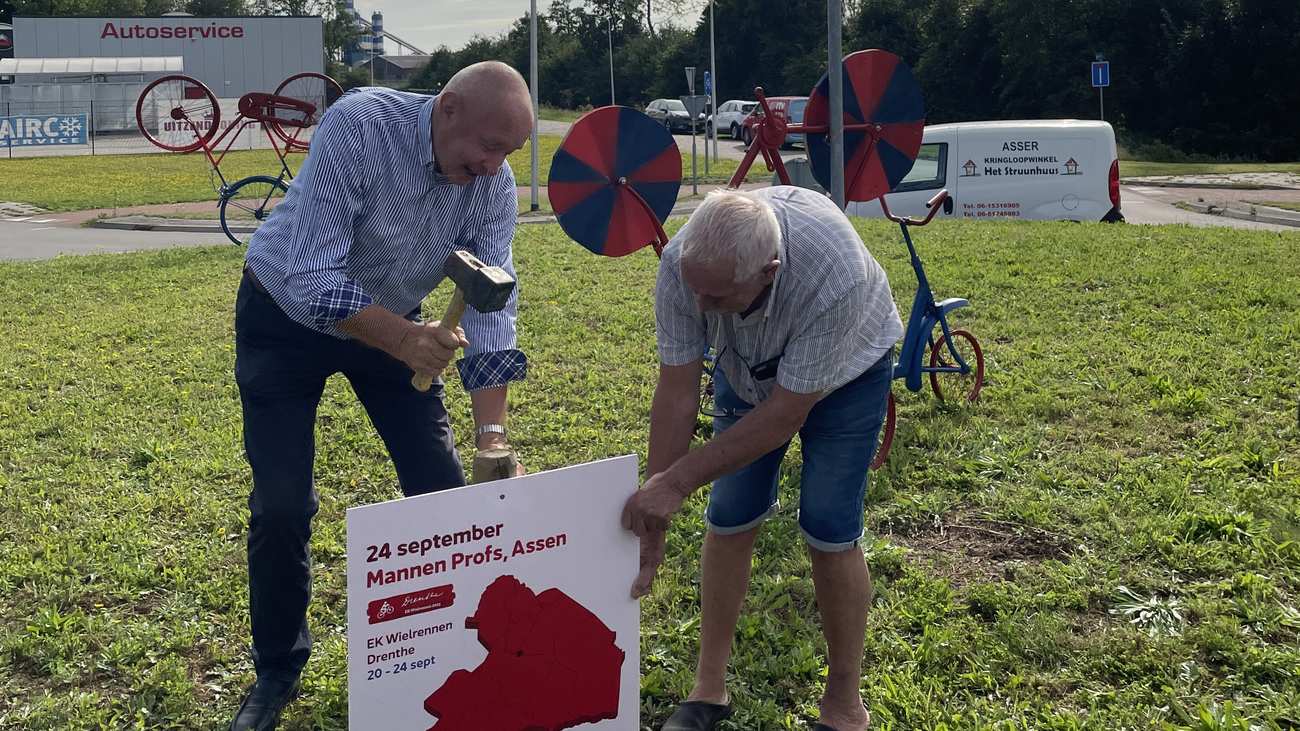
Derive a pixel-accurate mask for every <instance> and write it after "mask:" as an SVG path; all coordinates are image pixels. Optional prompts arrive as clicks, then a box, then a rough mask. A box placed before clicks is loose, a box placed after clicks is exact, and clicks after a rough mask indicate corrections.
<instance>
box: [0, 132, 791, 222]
mask: <svg viewBox="0 0 1300 731" xmlns="http://www.w3.org/2000/svg"><path fill="white" fill-rule="evenodd" d="M560 140H561V138H560V137H558V136H555V135H542V136H541V137H539V138H538V157H539V159H540V161H541V168H542V169H541V171H540V173H541V174H540V178H539V179H540V184H541V185H546V181H547V176H548V175H549V173H550V169H551V158H552V157H553V156H554V155H555V150H556V148H557V147H559V145H560ZM531 144H532V143H531V142H529V143H526V144H525V145H524V147H523V149H521V150H519V151H517V152H515V153H513V154H511V155H510V158H509V162H510V167H511V169H512V170H514V173H515V180H516V181H517V183H518V184H519V185H520V186H527V185H528V184H529V181H530V180H531V176H532V169H533V168H532V151H531ZM303 159H304V158H303V156H302V155H293V156H291V157H290V158H289V161H290V163H291V167H292V168H293V169H294V170H295V171H296V170H297V168H298V166H299V165H301V164H302V160H303ZM736 167H737V162H736V161H735V160H721V161H719V162H718V163H716V165H715V166H714V167H713V169H712V170H711V172H712V176H711V177H710V178H709V180H710V181H714V182H724V181H726V180H727V179H729V178H730V177H731V176H732V175H733V174H734V173H735V172H736ZM762 168H763V166H762V165H761V164H760V165H756V166H754V169H753V170H752V171H751V173H750V175H749V177H748V179H749V180H751V181H758V180H768V179H770V177H771V174H770V173H767V172H766V171H765V170H764V169H762ZM221 169H222V173H223V174H225V176H226V178H227V180H229V181H231V182H234V181H236V180H238V179H240V178H243V177H246V176H249V175H258V174H262V175H266V174H275V172H276V171H277V170H279V161H278V160H277V159H276V157H275V153H274V152H272V151H271V150H240V151H235V152H231V153H230V155H228V156H227V158H226V160H225V162H223V163H222V168H221ZM682 171H683V175H684V176H689V175H690V171H691V161H690V155H689V154H688V155H685V156H684V157H683V158H682ZM219 184H220V181H217V180H216V178H215V176H214V175H212V171H211V166H210V165H209V164H208V161H207V158H205V157H204V156H203V155H202V153H197V154H186V155H182V154H176V153H169V154H168V153H160V154H156V155H100V156H97V157H85V156H82V157H37V158H24V159H17V160H0V201H14V202H18V203H30V204H32V205H37V206H40V207H41V208H44V209H46V210H51V211H80V210H87V209H91V208H115V207H124V206H138V205H149V204H155V203H187V202H191V201H207V200H211V201H215V200H216V199H217V194H216V192H215V190H216V188H215V185H219Z"/></svg>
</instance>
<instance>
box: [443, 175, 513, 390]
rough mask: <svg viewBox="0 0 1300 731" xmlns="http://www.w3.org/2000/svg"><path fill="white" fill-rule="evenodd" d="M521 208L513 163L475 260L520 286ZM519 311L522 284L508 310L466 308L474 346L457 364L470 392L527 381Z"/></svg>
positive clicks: (498, 188) (491, 203) (499, 183)
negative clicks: (514, 248)
mask: <svg viewBox="0 0 1300 731" xmlns="http://www.w3.org/2000/svg"><path fill="white" fill-rule="evenodd" d="M518 205H519V198H518V194H517V193H516V191H515V175H514V172H513V171H512V170H511V169H510V165H509V164H508V163H507V164H504V165H503V166H502V169H501V172H500V173H499V174H497V176H496V180H495V182H494V184H493V186H492V189H491V190H490V191H489V192H488V200H487V203H486V211H487V213H486V215H485V216H484V219H483V223H482V225H481V226H479V229H478V231H477V232H476V234H475V236H474V255H475V256H477V257H478V258H479V259H480V260H481V261H482V262H483V263H484V264H487V265H488V266H498V267H501V268H502V269H504V270H505V271H506V273H507V274H509V275H510V276H511V278H513V279H515V280H516V282H517V281H518V277H517V276H516V275H515V263H514V254H513V251H512V248H511V246H512V243H513V241H514V238H515V218H516V216H517V215H518ZM518 309H519V286H518V284H516V285H515V289H514V291H513V292H511V293H510V300H509V301H508V302H507V303H506V306H505V307H503V308H502V309H500V310H497V311H496V312H479V311H478V310H475V309H474V308H473V307H467V308H466V309H465V316H464V318H463V319H462V320H461V324H462V326H463V327H464V328H465V338H466V339H467V340H469V347H468V348H466V349H465V357H464V358H462V359H460V360H459V361H457V363H456V368H457V370H459V371H460V379H461V383H462V384H464V386H465V388H466V390H469V391H477V390H480V389H484V388H495V387H497V386H504V385H505V384H507V383H510V382H511V381H521V380H523V379H524V378H525V377H526V376H527V374H528V358H527V356H525V355H524V353H523V351H521V350H519V349H518V347H517V342H518V333H517V331H516V325H517V320H518Z"/></svg>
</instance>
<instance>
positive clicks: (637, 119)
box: [547, 107, 682, 256]
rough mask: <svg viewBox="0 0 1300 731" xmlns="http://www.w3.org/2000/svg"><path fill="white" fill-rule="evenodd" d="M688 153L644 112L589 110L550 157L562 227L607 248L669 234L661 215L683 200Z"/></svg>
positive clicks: (612, 251) (612, 252) (551, 193)
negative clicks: (680, 194) (680, 197)
mask: <svg viewBox="0 0 1300 731" xmlns="http://www.w3.org/2000/svg"><path fill="white" fill-rule="evenodd" d="M681 184H682V155H681V152H680V151H679V150H678V149H677V143H676V142H675V141H674V140H673V137H672V135H671V134H669V133H668V131H667V130H665V129H664V128H663V125H660V124H658V123H657V122H655V121H654V120H652V119H650V118H649V117H647V116H646V115H644V114H642V113H641V112H638V111H636V110H635V109H629V108H627V107H601V108H600V109H596V110H593V111H591V112H588V113H587V114H585V115H583V116H582V118H581V119H579V120H578V121H577V122H575V123H574V124H573V127H571V128H570V129H569V133H568V134H567V135H565V137H564V141H563V142H561V143H560V148H559V149H558V150H556V152H555V158H554V159H553V160H552V162H551V174H550V179H549V182H548V183H547V195H548V197H549V198H550V200H551V207H552V208H554V209H555V215H556V218H557V219H558V220H559V222H560V227H561V228H563V229H564V232H565V233H566V234H568V235H569V237H570V238H572V239H573V240H574V241H577V242H578V243H579V244H582V245H583V246H585V247H586V248H588V249H590V250H591V251H593V252H595V253H597V254H602V255H604V256H623V255H625V254H630V253H632V252H634V251H636V250H637V249H640V248H642V247H644V246H646V245H647V244H650V245H653V246H654V247H655V251H656V252H659V251H661V250H662V248H663V245H664V244H666V243H667V242H668V239H667V237H666V236H665V235H664V233H663V221H664V220H665V219H666V218H668V214H669V213H671V212H672V210H673V204H675V203H676V202H677V191H678V189H679V188H680V187H681Z"/></svg>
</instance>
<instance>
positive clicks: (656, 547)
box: [632, 531, 668, 599]
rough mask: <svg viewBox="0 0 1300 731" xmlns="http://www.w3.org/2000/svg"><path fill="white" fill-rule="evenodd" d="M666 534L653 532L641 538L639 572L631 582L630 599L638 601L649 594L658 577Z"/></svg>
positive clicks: (662, 559) (662, 560)
mask: <svg viewBox="0 0 1300 731" xmlns="http://www.w3.org/2000/svg"><path fill="white" fill-rule="evenodd" d="M667 537H668V534H667V533H665V532H663V531H654V532H652V533H649V534H647V535H644V536H642V537H641V571H640V573H638V574H637V575H636V581H634V582H632V598H633V599H640V598H641V597H643V596H645V595H646V594H649V593H650V587H652V586H653V585H654V583H655V577H656V576H658V575H659V566H660V564H662V563H663V562H664V550H665V548H664V547H665V544H666V543H667Z"/></svg>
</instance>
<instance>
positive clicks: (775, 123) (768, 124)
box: [728, 86, 881, 188]
mask: <svg viewBox="0 0 1300 731" xmlns="http://www.w3.org/2000/svg"><path fill="white" fill-rule="evenodd" d="M754 98H755V99H757V100H758V103H759V106H760V107H761V108H762V110H763V114H762V115H761V116H760V117H759V118H758V121H756V122H755V123H754V141H753V142H752V143H750V145H749V149H747V150H745V158H744V159H743V160H741V162H740V166H739V167H737V168H736V174H735V175H733V176H731V182H730V183H728V186H729V187H732V188H739V187H740V184H741V183H743V182H745V176H746V175H748V174H749V168H750V167H751V166H752V165H753V164H754V160H755V159H756V158H757V157H758V156H759V155H762V156H763V161H764V162H765V163H767V169H768V171H769V172H773V171H774V172H776V175H777V177H778V178H780V179H781V184H782V185H790V174H789V173H788V172H786V169H785V163H784V162H782V160H781V152H780V150H781V145H783V144H784V143H785V137H786V135H789V134H802V135H805V136H806V135H809V134H815V135H824V134H830V131H831V128H830V125H829V124H818V125H812V124H790V123H789V122H787V121H786V119H785V117H784V116H780V115H777V114H774V113H773V112H772V108H771V107H769V106H768V104H767V95H765V94H764V93H763V87H761V86H758V87H755V88H754ZM880 131H881V126H880V125H879V124H846V125H844V132H845V133H846V134H847V133H849V132H865V133H866V134H867V136H868V137H870V138H871V140H870V142H869V143H868V147H867V154H865V155H863V156H862V160H861V161H860V162H859V163H858V168H857V170H855V171H854V173H853V175H852V176H845V180H854V179H855V178H856V177H857V176H858V175H859V174H861V172H862V169H863V168H864V167H866V164H867V160H869V159H871V156H872V155H874V154H875V149H876V141H877V140H879V139H880Z"/></svg>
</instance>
